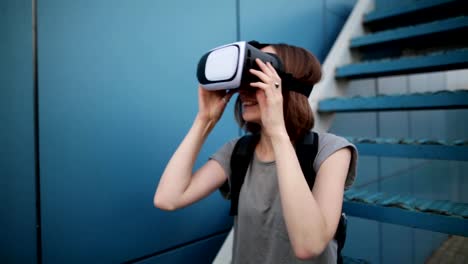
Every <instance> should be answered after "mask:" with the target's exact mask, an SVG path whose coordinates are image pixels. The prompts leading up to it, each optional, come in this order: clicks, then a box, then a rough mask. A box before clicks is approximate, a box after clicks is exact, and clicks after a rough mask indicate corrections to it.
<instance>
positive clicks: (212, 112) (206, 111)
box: [198, 85, 233, 123]
mask: <svg viewBox="0 0 468 264" xmlns="http://www.w3.org/2000/svg"><path fill="white" fill-rule="evenodd" d="M232 94H233V93H232V92H226V91H225V90H220V91H209V90H206V89H204V88H203V87H202V86H201V85H199V86H198V117H199V118H201V119H202V120H204V121H206V122H215V123H216V122H218V120H219V119H220V118H221V116H222V114H223V112H224V109H225V108H226V105H227V104H228V102H229V100H230V99H231V96H232Z"/></svg>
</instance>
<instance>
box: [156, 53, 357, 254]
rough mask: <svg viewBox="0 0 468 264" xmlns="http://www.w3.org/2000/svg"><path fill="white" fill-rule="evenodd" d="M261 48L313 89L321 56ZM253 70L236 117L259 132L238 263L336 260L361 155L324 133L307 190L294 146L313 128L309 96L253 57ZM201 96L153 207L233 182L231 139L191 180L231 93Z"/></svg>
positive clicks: (243, 199) (241, 210) (245, 193)
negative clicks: (346, 192)
mask: <svg viewBox="0 0 468 264" xmlns="http://www.w3.org/2000/svg"><path fill="white" fill-rule="evenodd" d="M262 51H264V52H269V53H274V54H276V55H277V56H278V57H279V58H280V59H281V61H282V62H283V66H284V70H285V71H286V72H288V73H290V74H292V76H293V77H294V78H296V80H299V81H300V82H301V83H303V84H305V85H308V86H309V87H312V86H313V85H314V84H315V83H317V82H318V81H319V80H320V77H321V68H320V64H319V62H318V61H317V59H316V58H315V57H314V56H313V55H312V54H311V53H310V52H308V51H306V50H305V49H302V48H299V47H295V46H290V45H286V44H271V45H268V46H265V47H263V48H262ZM256 63H257V65H258V66H259V69H260V70H254V69H251V70H250V73H251V74H252V75H254V76H256V77H258V79H259V81H258V82H253V83H250V87H241V88H240V89H239V97H238V99H237V102H236V117H237V120H238V122H239V123H240V125H241V127H243V128H244V129H246V130H247V131H249V132H252V133H259V134H260V141H259V143H258V144H257V146H256V148H255V154H254V158H253V161H252V163H251V164H250V168H249V170H248V172H247V174H246V176H245V180H244V183H243V185H242V191H241V193H240V197H239V205H238V215H237V216H236V217H235V222H234V226H235V233H234V248H233V263H296V262H297V263H302V262H303V261H305V262H306V263H336V258H337V256H336V242H335V241H334V240H333V236H334V234H335V231H336V228H337V225H338V222H339V219H340V215H341V206H342V202H343V192H344V189H345V187H349V186H350V185H351V184H352V182H353V181H354V177H355V170H356V159H357V152H356V149H355V147H354V146H353V145H352V144H351V143H349V142H348V141H346V140H345V139H343V138H341V137H337V136H335V135H332V134H328V133H323V134H319V144H318V145H319V146H318V154H317V156H316V158H315V161H314V164H313V166H314V170H315V171H316V179H315V184H314V185H313V188H312V190H311V189H310V188H309V186H308V184H307V182H306V179H305V177H304V174H303V173H302V170H301V167H300V164H299V162H298V158H297V156H296V153H295V149H294V144H295V142H297V141H298V140H300V139H301V138H302V137H303V136H304V135H305V134H306V133H307V132H308V131H310V130H311V129H312V127H313V114H312V111H311V109H310V106H309V103H308V95H309V94H310V90H309V91H307V92H305V93H302V94H301V93H299V92H297V91H289V90H288V88H287V87H282V84H281V78H280V76H279V74H278V73H277V71H276V70H275V69H274V68H273V67H272V66H271V65H270V64H269V63H266V64H265V63H263V62H262V61H260V60H256ZM198 93H199V112H198V114H197V116H196V118H195V121H194V123H193V125H192V127H191V129H190V130H189V132H188V134H187V135H186V137H185V138H184V140H183V141H182V143H181V144H180V146H179V147H178V149H177V150H176V152H175V153H174V155H173V156H172V158H171V160H170V161H169V163H168V164H167V167H166V169H165V171H164V173H163V175H162V177H161V180H160V182H159V186H158V188H157V191H156V194H155V196H154V204H155V206H156V207H158V208H161V209H163V210H175V209H178V208H182V207H185V206H187V205H190V204H192V203H194V202H196V201H198V200H200V199H202V198H204V197H206V196H207V195H209V194H210V193H211V192H213V191H215V190H216V189H218V188H219V187H220V186H221V185H222V184H223V183H224V182H225V181H226V179H229V177H230V173H231V168H230V158H231V154H232V151H233V148H234V146H235V143H236V142H237V140H238V138H237V139H234V140H231V141H230V142H228V143H227V144H225V145H224V146H223V147H221V149H220V150H219V151H218V152H217V153H215V154H214V155H213V156H212V157H211V158H210V159H209V160H208V162H206V164H205V165H204V166H202V167H201V168H200V169H199V170H198V171H196V172H195V173H194V174H193V175H192V168H193V166H194V163H195V160H196V158H197V155H198V153H199V151H200V149H201V147H202V145H203V143H204V141H205V139H206V138H207V136H208V134H209V133H210V131H211V130H212V129H213V127H214V126H215V124H216V123H217V121H218V120H219V119H220V117H221V115H222V113H223V111H224V108H225V106H226V104H227V102H228V101H229V99H230V98H231V96H232V94H231V93H225V92H223V91H222V92H220V91H216V92H213V91H207V90H205V89H203V88H202V87H199V89H198Z"/></svg>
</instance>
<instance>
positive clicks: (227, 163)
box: [209, 138, 239, 198]
mask: <svg viewBox="0 0 468 264" xmlns="http://www.w3.org/2000/svg"><path fill="white" fill-rule="evenodd" d="M238 140H239V138H235V139H233V140H231V141H229V142H227V143H226V144H224V145H223V146H222V147H221V148H219V149H218V151H216V152H215V153H214V154H213V155H211V156H210V158H209V159H210V160H215V161H216V162H218V163H219V165H221V167H222V168H223V170H224V173H225V174H226V175H227V178H228V184H229V186H231V156H232V151H233V150H234V147H235V145H236V143H237V141H238ZM229 189H230V188H227V189H226V188H220V189H219V191H220V192H221V194H222V195H223V197H225V198H228V197H230V191H229Z"/></svg>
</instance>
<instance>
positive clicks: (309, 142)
mask: <svg viewBox="0 0 468 264" xmlns="http://www.w3.org/2000/svg"><path fill="white" fill-rule="evenodd" d="M317 152H318V134H317V133H315V132H312V131H311V132H308V133H307V134H306V135H305V136H304V137H303V139H302V140H301V141H299V142H298V144H296V155H297V159H298V160H299V163H300V164H301V169H302V173H303V174H304V177H305V178H306V181H307V184H308V185H309V188H310V189H311V190H312V187H313V186H314V182H315V170H314V160H315V157H316V156H317Z"/></svg>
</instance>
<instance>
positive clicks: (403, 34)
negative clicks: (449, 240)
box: [310, 0, 468, 261]
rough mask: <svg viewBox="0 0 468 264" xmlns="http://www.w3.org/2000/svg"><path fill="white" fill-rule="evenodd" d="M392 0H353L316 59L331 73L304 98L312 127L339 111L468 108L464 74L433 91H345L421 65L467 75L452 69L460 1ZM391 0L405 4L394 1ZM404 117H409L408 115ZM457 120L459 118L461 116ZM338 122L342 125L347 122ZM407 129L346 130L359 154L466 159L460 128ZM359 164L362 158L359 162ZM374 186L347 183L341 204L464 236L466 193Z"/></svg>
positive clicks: (460, 63) (369, 215) (465, 62)
mask: <svg viewBox="0 0 468 264" xmlns="http://www.w3.org/2000/svg"><path fill="white" fill-rule="evenodd" d="M376 1H377V4H378V0H376ZM394 2H395V5H394V7H387V8H383V9H382V8H380V9H379V8H378V6H376V3H375V2H374V1H369V0H360V1H358V3H357V4H356V7H355V10H354V11H353V13H352V14H351V16H350V18H349V19H348V22H347V24H346V25H345V27H344V29H343V32H342V33H341V34H340V36H339V38H338V40H337V43H336V44H335V46H336V48H335V46H334V48H333V49H332V51H331V52H330V55H329V57H328V58H327V60H326V62H325V64H324V73H325V74H327V72H330V71H331V72H333V73H334V74H329V75H328V76H325V78H324V80H323V81H322V83H321V84H320V85H319V87H318V89H316V90H317V91H314V92H315V94H312V96H311V97H315V98H316V99H314V98H311V99H310V102H311V104H312V106H313V108H314V110H315V113H316V117H317V123H318V124H317V126H316V128H315V129H316V130H319V131H320V130H321V131H328V130H329V129H330V127H332V124H333V120H334V119H335V118H339V115H340V114H342V113H377V114H376V116H377V119H379V117H380V116H379V115H382V113H384V112H392V113H394V112H403V111H406V112H408V113H413V112H417V111H421V110H423V111H439V112H443V113H444V114H446V115H447V116H448V115H450V114H451V113H452V111H449V110H460V109H468V83H466V82H464V83H463V85H462V87H457V88H454V87H447V86H446V87H440V89H439V90H437V91H424V92H403V93H401V92H400V93H397V94H389V93H388V91H387V93H385V94H377V95H375V96H360V95H355V96H346V93H347V92H346V90H347V89H348V87H349V86H350V84H351V83H352V82H355V83H356V82H357V83H358V84H357V85H359V82H363V83H365V80H368V82H370V83H379V82H385V78H382V77H391V76H403V78H405V77H404V76H416V75H417V74H423V73H435V72H447V74H451V76H452V77H453V76H456V75H457V74H459V75H460V76H459V77H460V78H462V79H463V78H464V80H466V79H467V76H468V71H454V70H460V69H466V68H468V1H466V0H413V1H411V0H406V1H394ZM398 2H404V3H406V4H401V5H398V4H397V3H398ZM333 68H334V69H335V70H334V71H332V70H333ZM417 76H419V75H417ZM407 78H410V77H407ZM354 86H356V85H354ZM395 88H397V87H395ZM422 88H424V87H422ZM314 89H315V88H314ZM361 90H363V89H361ZM389 90H391V89H389ZM397 90H398V91H401V89H397ZM422 90H423V89H422ZM317 98H318V99H317ZM408 120H409V121H410V122H411V119H408ZM459 121H460V122H467V121H468V117H465V118H464V119H462V120H459ZM377 122H379V121H377ZM343 123H344V125H343V126H346V125H350V126H352V125H353V124H351V123H349V124H347V123H346V122H343ZM395 125H398V124H395ZM409 125H411V124H409ZM413 136H414V138H382V137H348V140H350V141H351V142H353V143H354V144H355V145H356V146H357V148H358V150H359V154H360V156H361V157H362V156H373V157H379V158H380V157H382V158H385V157H394V158H402V159H417V160H418V161H419V160H421V159H424V160H429V161H426V163H427V164H430V162H431V161H432V160H447V161H462V162H466V161H468V140H467V139H468V134H465V135H464V136H465V137H464V138H458V139H445V138H417V136H418V135H413ZM428 162H429V163H428ZM360 166H367V165H366V164H365V163H361V164H360ZM421 166H425V165H421ZM438 176H440V177H445V175H438ZM358 177H359V175H358ZM396 177H398V175H397V176H396ZM417 181H420V183H421V184H424V181H430V179H429V178H428V179H425V178H424V175H421V176H418V178H417ZM377 189H378V190H377V191H375V190H370V189H368V188H366V187H365V186H361V187H359V186H358V187H354V188H352V189H350V190H347V191H346V192H345V201H344V205H343V210H344V211H345V212H346V213H347V215H349V216H353V217H358V218H364V219H370V220H375V221H378V222H381V223H390V224H395V225H401V226H407V227H413V228H417V229H424V230H429V231H434V232H440V233H445V234H449V235H457V236H463V237H468V204H467V203H466V202H467V201H462V202H460V201H451V200H446V199H443V200H439V199H428V198H427V197H419V196H418V195H412V194H408V193H396V192H393V193H386V192H385V191H382V190H381V189H382V188H381V186H380V183H379V188H377ZM345 248H346V247H345ZM467 261H468V260H467Z"/></svg>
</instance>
